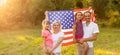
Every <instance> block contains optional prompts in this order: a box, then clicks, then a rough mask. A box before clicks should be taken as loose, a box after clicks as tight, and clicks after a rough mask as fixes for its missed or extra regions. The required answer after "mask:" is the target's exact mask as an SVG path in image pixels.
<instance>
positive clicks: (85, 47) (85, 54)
mask: <svg viewBox="0 0 120 55" xmlns="http://www.w3.org/2000/svg"><path fill="white" fill-rule="evenodd" d="M88 47H89V46H88V44H87V42H84V43H83V50H82V55H87V51H88Z"/></svg>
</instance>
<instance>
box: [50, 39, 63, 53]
mask: <svg viewBox="0 0 120 55" xmlns="http://www.w3.org/2000/svg"><path fill="white" fill-rule="evenodd" d="M63 39H64V37H60V38H59V40H58V41H57V43H56V44H55V46H53V48H52V49H51V50H50V52H52V51H53V50H54V49H56V48H57V47H58V46H59V45H60V43H62V41H63Z"/></svg>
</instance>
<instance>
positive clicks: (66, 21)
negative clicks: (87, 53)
mask: <svg viewBox="0 0 120 55" xmlns="http://www.w3.org/2000/svg"><path fill="white" fill-rule="evenodd" d="M88 10H89V11H90V12H91V14H92V15H91V21H93V22H95V18H94V11H93V9H91V8H84V9H75V10H63V11H48V12H47V14H46V15H47V18H48V20H49V21H50V23H52V22H54V21H55V20H59V21H60V23H61V25H62V31H63V32H64V34H65V36H64V40H63V42H62V45H63V46H67V45H71V44H73V43H74V42H73V39H72V37H73V34H72V26H73V22H74V14H75V13H76V12H80V11H81V12H82V13H84V12H85V11H88ZM84 21H85V20H83V22H84Z"/></svg>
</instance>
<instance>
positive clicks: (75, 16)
mask: <svg viewBox="0 0 120 55" xmlns="http://www.w3.org/2000/svg"><path fill="white" fill-rule="evenodd" d="M78 13H81V15H83V14H82V12H76V13H75V21H76V19H77V14H78Z"/></svg>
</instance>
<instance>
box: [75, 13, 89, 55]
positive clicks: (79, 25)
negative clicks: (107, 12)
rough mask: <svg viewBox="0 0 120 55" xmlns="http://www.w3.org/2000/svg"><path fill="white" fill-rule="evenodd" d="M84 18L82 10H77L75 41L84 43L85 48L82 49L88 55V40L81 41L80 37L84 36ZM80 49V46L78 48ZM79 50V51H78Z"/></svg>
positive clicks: (83, 53)
mask: <svg viewBox="0 0 120 55" xmlns="http://www.w3.org/2000/svg"><path fill="white" fill-rule="evenodd" d="M82 18H83V15H82V13H81V12H77V13H76V14H75V22H74V24H73V41H74V42H76V43H78V44H82V45H83V50H82V53H81V54H82V55H86V53H87V49H88V44H87V43H86V42H84V43H80V42H79V41H80V39H81V38H83V34H84V32H83V25H82ZM77 49H79V48H77ZM78 52H79V51H78Z"/></svg>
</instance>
